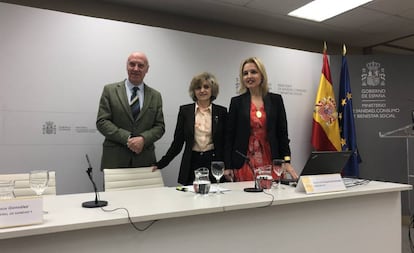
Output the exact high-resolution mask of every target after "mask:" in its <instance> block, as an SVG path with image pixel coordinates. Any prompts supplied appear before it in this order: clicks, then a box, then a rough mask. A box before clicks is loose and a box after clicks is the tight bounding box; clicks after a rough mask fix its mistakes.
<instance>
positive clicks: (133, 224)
mask: <svg viewBox="0 0 414 253" xmlns="http://www.w3.org/2000/svg"><path fill="white" fill-rule="evenodd" d="M101 210H102V211H104V212H109V213H110V212H115V211H118V210H125V211H126V213H127V215H128V221H129V224H131V226H132V227H133V228H134V229H135V230H137V231H140V232H143V231H146V230H147V229H149V228H150V227H151V226H152V225H154V223H155V222H157V221H158V220H153V221H151V222H150V224H148V225H147V226H146V227H144V228H139V227H137V226H136V225H135V223H134V222H133V221H132V219H131V216H130V215H129V211H128V209H126V208H125V207H118V208H115V209H111V210H108V209H104V208H103V207H101Z"/></svg>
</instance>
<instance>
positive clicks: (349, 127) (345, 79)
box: [338, 45, 361, 177]
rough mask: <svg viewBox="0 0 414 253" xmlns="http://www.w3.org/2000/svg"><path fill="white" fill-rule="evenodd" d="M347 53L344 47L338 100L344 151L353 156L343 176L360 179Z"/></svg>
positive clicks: (359, 160) (359, 159)
mask: <svg viewBox="0 0 414 253" xmlns="http://www.w3.org/2000/svg"><path fill="white" fill-rule="evenodd" d="M345 53H346V49H345V45H344V53H343V54H342V67H341V79H340V84H339V100H338V102H339V103H338V114H339V129H340V135H341V147H342V150H343V151H346V150H352V151H353V154H352V156H351V157H350V158H349V161H348V163H347V164H346V166H345V168H344V169H343V171H342V175H343V176H346V177H359V163H360V162H361V157H360V155H359V152H358V147H357V141H356V133H355V123H354V114H353V111H352V92H351V85H350V80H349V73H348V63H347V60H346V57H345Z"/></svg>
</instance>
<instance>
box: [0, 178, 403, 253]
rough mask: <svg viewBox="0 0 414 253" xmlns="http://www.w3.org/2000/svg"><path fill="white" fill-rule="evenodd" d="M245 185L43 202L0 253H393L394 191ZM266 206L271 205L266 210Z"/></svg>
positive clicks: (385, 187) (397, 215)
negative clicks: (254, 189) (255, 189)
mask: <svg viewBox="0 0 414 253" xmlns="http://www.w3.org/2000/svg"><path fill="white" fill-rule="evenodd" d="M251 185H252V183H251V182H245V183H229V184H226V185H224V186H225V187H226V188H229V189H231V190H232V191H230V192H226V193H225V194H221V195H215V194H210V195H208V196H200V195H195V194H194V193H191V192H180V191H177V190H175V188H167V187H166V188H152V189H142V190H131V191H121V192H104V193H100V197H101V199H103V200H107V201H108V202H109V206H107V207H105V208H106V209H113V208H118V207H125V208H127V209H128V210H129V212H130V215H131V217H132V219H133V221H134V222H139V223H137V225H138V226H139V227H144V226H145V225H146V224H148V222H149V221H151V220H155V219H156V220H158V221H157V222H156V223H155V224H153V226H151V227H150V228H149V229H148V230H146V231H144V232H139V231H136V230H134V229H133V228H132V226H131V225H130V224H128V219H127V216H126V212H125V211H123V210H119V211H116V212H112V213H107V212H103V211H102V210H100V209H99V208H95V209H87V208H82V207H81V203H82V202H84V201H89V200H93V199H94V194H93V193H85V194H73V195H59V196H45V197H44V205H45V206H44V207H45V210H47V211H48V212H49V213H48V214H46V215H45V216H44V218H45V220H44V223H43V224H40V225H32V226H24V227H15V228H7V229H0V249H1V252H7V253H10V252H19V253H20V252H31V253H36V252H39V253H40V252H42V253H45V252H58V253H66V252H100V253H105V252H111V253H112V252H119V253H121V252H122V253H123V252H180V253H182V252H186V251H193V250H196V251H197V252H209V253H211V252H236V251H237V252H249V253H252V252H266V251H268V250H270V251H272V252H289V253H290V252H301V253H302V252H319V253H320V252H329V253H331V252H336V253H342V252H344V253H345V252H346V253H349V252H376V253H378V252H384V253H390V252H393V253H394V252H401V197H400V195H401V191H406V190H411V186H410V185H405V184H396V183H385V182H370V183H369V184H368V185H365V186H357V187H353V188H350V189H348V190H347V191H342V192H334V193H324V194H315V195H306V194H305V193H297V192H295V190H294V188H292V187H286V189H284V190H282V191H279V192H278V191H277V190H271V191H269V193H271V194H273V195H274V201H273V202H272V203H271V201H272V197H271V196H269V195H266V194H264V193H245V192H243V188H244V187H250V186H251ZM269 205H271V206H269Z"/></svg>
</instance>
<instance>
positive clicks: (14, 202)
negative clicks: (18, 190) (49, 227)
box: [0, 197, 43, 228]
mask: <svg viewBox="0 0 414 253" xmlns="http://www.w3.org/2000/svg"><path fill="white" fill-rule="evenodd" d="M42 222H43V198H41V197H30V198H15V199H6V200H0V228H6V227H16V226H25V225H33V224H39V223H42Z"/></svg>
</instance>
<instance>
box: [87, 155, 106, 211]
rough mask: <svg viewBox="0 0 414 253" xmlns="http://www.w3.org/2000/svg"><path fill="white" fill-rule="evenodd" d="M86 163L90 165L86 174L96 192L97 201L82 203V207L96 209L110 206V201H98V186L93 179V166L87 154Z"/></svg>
mask: <svg viewBox="0 0 414 253" xmlns="http://www.w3.org/2000/svg"><path fill="white" fill-rule="evenodd" d="M86 161H88V165H89V168H88V170H87V171H86V173H87V174H88V177H89V179H90V180H91V182H92V185H93V189H94V191H95V200H94V201H86V202H83V203H82V207H86V208H95V207H103V206H107V205H108V201H105V200H98V189H97V188H96V184H95V182H94V181H93V178H92V166H91V162H90V161H89V157H88V154H86Z"/></svg>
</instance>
